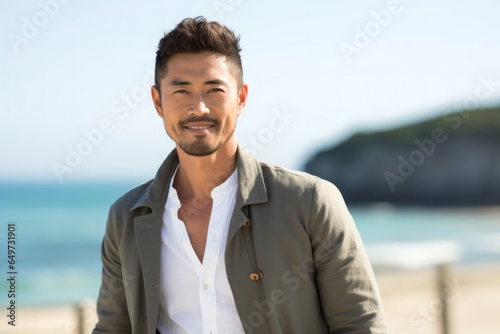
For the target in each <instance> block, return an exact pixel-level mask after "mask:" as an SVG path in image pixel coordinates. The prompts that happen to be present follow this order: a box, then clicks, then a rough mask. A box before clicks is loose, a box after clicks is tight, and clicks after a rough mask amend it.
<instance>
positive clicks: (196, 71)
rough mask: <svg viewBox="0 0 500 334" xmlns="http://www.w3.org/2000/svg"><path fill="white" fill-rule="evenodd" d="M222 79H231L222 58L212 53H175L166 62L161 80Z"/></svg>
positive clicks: (224, 60)
mask: <svg viewBox="0 0 500 334" xmlns="http://www.w3.org/2000/svg"><path fill="white" fill-rule="evenodd" d="M207 78H210V79H215V78H217V79H224V80H227V81H228V80H230V78H233V76H232V75H231V72H230V68H229V65H228V63H227V61H226V59H225V57H224V56H222V55H219V54H216V53H213V52H201V53H177V54H175V55H173V56H172V57H171V58H170V59H169V60H168V62H167V71H166V75H165V77H164V78H163V79H168V80H169V81H170V80H172V79H191V80H195V79H207Z"/></svg>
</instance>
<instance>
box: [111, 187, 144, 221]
mask: <svg viewBox="0 0 500 334" xmlns="http://www.w3.org/2000/svg"><path fill="white" fill-rule="evenodd" d="M152 182H153V180H150V181H147V182H145V183H143V184H140V185H138V186H136V187H134V188H132V189H131V190H129V191H127V192H126V193H125V194H124V195H122V196H121V197H120V198H118V199H117V200H116V201H115V202H114V203H113V204H112V205H111V208H110V215H117V214H127V213H130V211H132V208H133V207H134V205H135V204H136V203H137V202H138V201H139V200H140V199H141V198H143V197H144V196H145V194H146V193H147V191H148V188H149V187H150V185H151V183H152Z"/></svg>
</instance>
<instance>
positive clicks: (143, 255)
mask: <svg viewBox="0 0 500 334" xmlns="http://www.w3.org/2000/svg"><path fill="white" fill-rule="evenodd" d="M162 212H163V211H162V210H157V211H155V212H153V213H150V214H148V215H145V216H139V217H136V218H135V219H134V224H135V240H136V243H137V251H138V253H139V259H140V263H141V268H142V276H143V284H144V292H145V297H146V307H147V310H146V311H147V315H148V324H149V332H150V333H153V332H154V329H155V328H156V322H157V319H158V308H159V302H160V299H159V283H160V282H159V280H160V248H161V226H162ZM152 331H153V332H152Z"/></svg>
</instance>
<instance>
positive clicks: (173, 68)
mask: <svg viewBox="0 0 500 334" xmlns="http://www.w3.org/2000/svg"><path fill="white" fill-rule="evenodd" d="M160 86H161V92H158V90H157V89H156V88H155V87H153V88H152V95H153V102H154V104H155V108H156V111H157V112H158V115H160V117H162V118H163V122H164V125H165V129H166V131H167V134H168V135H169V136H170V138H172V140H173V141H174V142H175V143H176V145H177V147H179V148H181V149H182V150H183V151H184V152H186V153H187V154H189V155H194V156H206V155H210V154H212V153H214V152H216V151H217V150H218V149H219V148H220V147H222V146H223V145H225V144H226V143H229V144H235V143H236V137H235V136H234V135H233V134H234V131H235V127H236V118H237V117H238V116H239V114H240V113H241V111H242V110H243V107H244V105H245V102H246V96H247V92H248V87H247V86H246V85H243V86H242V87H241V88H238V84H237V81H236V79H235V78H234V77H233V75H232V74H231V71H230V67H229V66H228V64H227V63H226V61H225V59H224V56H220V55H218V54H215V53H212V52H202V53H196V54H186V53H181V54H176V55H174V56H172V57H171V58H170V59H169V61H168V63H167V74H166V76H165V77H164V78H162V79H161V81H160Z"/></svg>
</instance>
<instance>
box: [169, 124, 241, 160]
mask: <svg viewBox="0 0 500 334" xmlns="http://www.w3.org/2000/svg"><path fill="white" fill-rule="evenodd" d="M190 122H210V123H212V124H214V128H215V130H216V136H217V138H216V139H219V140H218V141H216V142H215V143H213V144H210V143H209V142H208V141H207V139H206V137H207V135H200V136H196V137H195V138H196V140H195V141H194V142H188V141H187V140H185V139H184V138H183V136H182V135H181V133H182V132H183V131H184V128H185V126H186V124H188V123H190ZM177 126H178V129H180V130H176V129H175V128H174V129H173V132H174V134H175V135H176V137H177V138H178V139H179V142H178V143H177V145H178V146H179V147H180V148H181V150H182V151H184V153H186V154H188V155H191V156H195V157H204V156H207V155H211V154H213V153H215V152H217V151H218V150H219V149H220V148H221V147H222V145H224V144H225V143H226V142H227V141H228V140H229V139H230V138H231V137H232V136H233V135H234V132H235V130H236V123H235V124H234V127H233V129H231V130H229V129H228V128H223V129H220V125H219V121H218V120H217V119H215V118H212V117H208V116H202V117H190V118H187V119H185V120H182V121H179V123H178V125H177ZM169 136H170V135H169ZM170 138H172V136H170ZM172 140H174V139H173V138H172ZM174 141H175V140H174Z"/></svg>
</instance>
